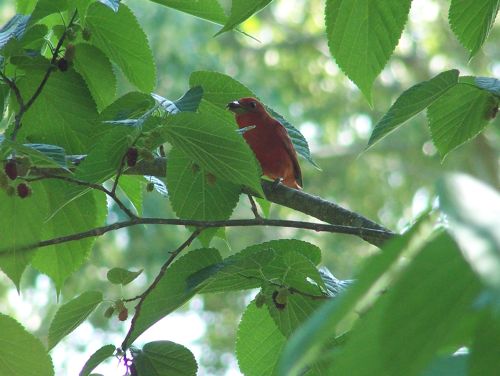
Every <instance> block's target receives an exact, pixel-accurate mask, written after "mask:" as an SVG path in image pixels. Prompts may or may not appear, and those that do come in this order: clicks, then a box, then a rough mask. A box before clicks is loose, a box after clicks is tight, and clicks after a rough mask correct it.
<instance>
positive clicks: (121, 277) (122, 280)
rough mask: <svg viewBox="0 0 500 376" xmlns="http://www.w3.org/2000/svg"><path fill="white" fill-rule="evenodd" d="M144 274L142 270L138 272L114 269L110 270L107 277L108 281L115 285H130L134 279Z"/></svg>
mask: <svg viewBox="0 0 500 376" xmlns="http://www.w3.org/2000/svg"><path fill="white" fill-rule="evenodd" d="M141 273H142V269H141V270H138V271H136V272H133V271H130V270H127V269H123V268H113V269H110V270H108V273H107V275H106V277H107V278H108V281H109V282H111V283H113V284H115V285H123V286H125V285H128V284H129V283H130V282H132V281H133V280H134V279H136V278H137V277H139V275H140V274H141Z"/></svg>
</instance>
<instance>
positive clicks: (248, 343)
mask: <svg viewBox="0 0 500 376" xmlns="http://www.w3.org/2000/svg"><path fill="white" fill-rule="evenodd" d="M285 343H286V338H285V337H284V336H283V334H281V332H280V330H279V329H278V328H277V327H276V324H275V322H274V320H273V319H272V318H271V316H270V314H269V312H268V310H267V309H265V308H264V307H261V308H257V306H256V305H255V302H252V303H250V305H248V307H247V309H246V310H245V313H243V317H242V318H241V321H240V325H239V326H238V335H237V339H236V357H237V359H238V365H239V367H240V370H241V372H243V373H244V374H245V376H268V375H269V376H271V375H275V374H276V369H277V365H278V359H279V356H280V354H281V351H282V350H283V347H284V346H285Z"/></svg>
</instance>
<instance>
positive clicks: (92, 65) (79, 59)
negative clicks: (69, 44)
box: [73, 43, 117, 111]
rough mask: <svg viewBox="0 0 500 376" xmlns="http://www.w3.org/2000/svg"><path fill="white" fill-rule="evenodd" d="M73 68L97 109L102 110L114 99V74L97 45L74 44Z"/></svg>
mask: <svg viewBox="0 0 500 376" xmlns="http://www.w3.org/2000/svg"><path fill="white" fill-rule="evenodd" d="M73 63H74V66H75V69H76V70H77V72H78V73H80V74H81V75H82V77H83V79H84V80H85V82H86V83H87V86H88V87H89V90H90V93H91V94H92V98H94V101H95V103H96V105H97V109H98V110H99V111H102V110H103V109H104V108H105V107H106V106H108V105H110V104H111V103H112V102H113V100H114V99H115V94H116V86H117V82H116V76H115V73H114V72H113V67H112V65H111V62H110V61H109V59H108V58H107V56H106V55H105V54H104V53H103V52H102V51H101V50H100V49H99V48H97V47H95V46H92V45H90V44H86V43H79V44H76V45H75V59H74V61H73Z"/></svg>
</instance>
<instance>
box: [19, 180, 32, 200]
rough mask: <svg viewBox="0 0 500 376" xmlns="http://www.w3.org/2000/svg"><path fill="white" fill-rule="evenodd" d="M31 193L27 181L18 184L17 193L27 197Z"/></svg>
mask: <svg viewBox="0 0 500 376" xmlns="http://www.w3.org/2000/svg"><path fill="white" fill-rule="evenodd" d="M30 194H31V189H30V187H29V186H28V185H27V184H26V183H21V184H18V185H17V195H18V196H19V197H21V198H26V197H28V196H29V195H30Z"/></svg>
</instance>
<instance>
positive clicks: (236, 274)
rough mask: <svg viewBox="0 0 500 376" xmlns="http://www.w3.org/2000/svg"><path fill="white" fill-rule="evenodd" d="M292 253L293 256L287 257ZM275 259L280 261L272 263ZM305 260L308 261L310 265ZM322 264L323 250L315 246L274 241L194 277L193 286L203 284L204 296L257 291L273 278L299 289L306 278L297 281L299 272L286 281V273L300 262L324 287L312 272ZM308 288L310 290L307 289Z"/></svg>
mask: <svg viewBox="0 0 500 376" xmlns="http://www.w3.org/2000/svg"><path fill="white" fill-rule="evenodd" d="M289 252H293V253H294V254H291V255H287V253H289ZM281 256H285V258H286V259H284V258H283V257H281ZM300 256H303V257H300ZM275 258H278V259H277V260H276V262H275V263H272V262H273V260H274V259H275ZM304 259H306V260H307V261H309V264H308V263H307V262H306V260H304ZM320 260H321V250H320V249H319V248H318V247H316V246H315V245H313V244H310V243H307V242H304V241H301V240H295V239H283V240H272V241H269V242H265V243H261V244H255V245H252V246H249V247H247V248H245V249H244V250H242V251H241V252H238V253H236V254H235V255H233V256H230V257H228V258H226V259H224V261H223V262H222V263H220V264H218V265H214V267H213V268H212V269H210V270H205V271H203V272H200V273H199V274H195V275H193V276H192V277H191V278H190V283H192V284H195V285H196V284H200V283H203V288H202V292H203V293H207V292H221V291H232V290H244V289H251V288H256V287H260V286H262V285H265V284H266V283H265V282H266V279H267V280H271V279H274V278H282V281H283V282H284V283H298V285H297V286H294V287H296V288H300V286H303V278H301V277H300V276H299V277H298V278H297V274H296V272H295V273H294V276H290V277H289V279H286V277H287V276H286V271H287V270H289V269H288V268H289V267H290V266H291V265H292V263H293V261H299V264H302V265H303V266H304V268H303V269H302V271H305V274H307V276H309V274H310V276H309V277H310V278H312V279H313V280H315V281H316V283H317V284H318V285H319V286H321V285H322V281H319V280H317V279H318V275H319V273H318V274H316V273H317V270H316V269H315V268H314V269H315V271H313V270H312V269H311V265H312V266H313V267H314V265H317V264H318V263H319V262H320ZM299 270H300V269H299ZM309 272H311V273H309ZM290 278H291V279H290ZM319 278H320V279H321V277H319ZM311 287H312V285H311ZM308 288H310V287H309V286H308V287H306V289H308ZM312 293H318V290H317V289H316V288H314V291H313V292H312Z"/></svg>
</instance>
